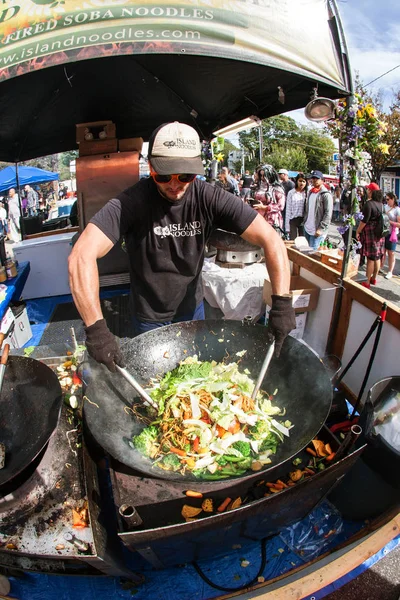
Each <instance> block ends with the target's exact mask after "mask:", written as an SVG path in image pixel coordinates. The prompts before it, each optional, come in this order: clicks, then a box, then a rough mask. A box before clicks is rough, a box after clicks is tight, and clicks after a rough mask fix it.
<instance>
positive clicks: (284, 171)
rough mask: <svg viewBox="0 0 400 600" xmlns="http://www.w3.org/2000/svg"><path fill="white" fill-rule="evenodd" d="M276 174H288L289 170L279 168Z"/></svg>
mask: <svg viewBox="0 0 400 600" xmlns="http://www.w3.org/2000/svg"><path fill="white" fill-rule="evenodd" d="M278 175H289V171H288V170H287V169H279V171H278Z"/></svg>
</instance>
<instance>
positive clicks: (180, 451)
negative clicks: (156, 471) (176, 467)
mask: <svg viewBox="0 0 400 600" xmlns="http://www.w3.org/2000/svg"><path fill="white" fill-rule="evenodd" d="M169 450H170V452H173V453H174V454H177V455H178V456H186V452H185V451H184V450H181V449H180V448H174V446H171V447H170V449H169Z"/></svg>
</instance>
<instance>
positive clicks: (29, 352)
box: [24, 346, 35, 356]
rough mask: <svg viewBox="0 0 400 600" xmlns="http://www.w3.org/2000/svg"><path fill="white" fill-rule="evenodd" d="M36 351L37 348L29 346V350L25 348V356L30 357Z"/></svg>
mask: <svg viewBox="0 0 400 600" xmlns="http://www.w3.org/2000/svg"><path fill="white" fill-rule="evenodd" d="M34 350H35V346H28V347H27V348H24V356H30V355H31V354H32V352H33V351H34Z"/></svg>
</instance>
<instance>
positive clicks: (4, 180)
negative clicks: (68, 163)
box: [0, 166, 59, 192]
mask: <svg viewBox="0 0 400 600" xmlns="http://www.w3.org/2000/svg"><path fill="white" fill-rule="evenodd" d="M58 178H59V174H58V173H53V172H52V171H45V170H44V169H37V168H36V167H24V166H19V167H18V179H19V185H20V187H23V186H24V185H26V184H29V185H31V184H33V183H43V182H45V181H55V180H56V179H58ZM16 187H17V177H16V174H15V167H12V166H10V167H6V168H5V169H3V170H2V171H0V192H5V191H7V190H9V189H10V188H16Z"/></svg>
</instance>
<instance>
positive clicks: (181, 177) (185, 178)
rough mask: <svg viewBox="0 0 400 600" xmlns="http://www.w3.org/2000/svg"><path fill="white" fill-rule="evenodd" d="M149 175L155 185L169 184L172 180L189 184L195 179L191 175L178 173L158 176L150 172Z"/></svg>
mask: <svg viewBox="0 0 400 600" xmlns="http://www.w3.org/2000/svg"><path fill="white" fill-rule="evenodd" d="M150 175H151V176H152V178H153V179H154V181H155V182H156V183H169V182H170V181H172V179H177V180H178V181H179V182H180V183H191V182H192V181H194V180H195V179H196V177H197V175H193V173H178V175H159V174H158V173H155V172H154V171H151V173H150Z"/></svg>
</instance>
